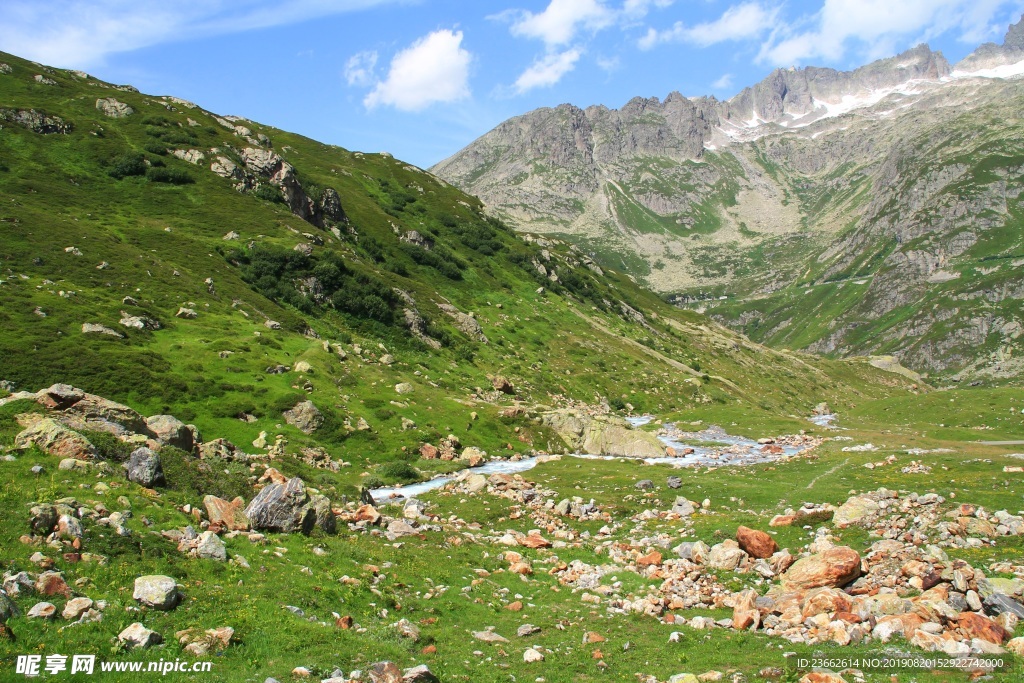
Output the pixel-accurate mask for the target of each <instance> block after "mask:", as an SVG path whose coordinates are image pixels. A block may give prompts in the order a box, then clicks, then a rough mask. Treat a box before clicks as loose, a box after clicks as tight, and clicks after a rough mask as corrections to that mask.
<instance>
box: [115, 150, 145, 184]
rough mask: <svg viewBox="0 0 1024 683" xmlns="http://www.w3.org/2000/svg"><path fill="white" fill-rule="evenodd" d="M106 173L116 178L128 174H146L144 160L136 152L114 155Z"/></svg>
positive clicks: (125, 176)
mask: <svg viewBox="0 0 1024 683" xmlns="http://www.w3.org/2000/svg"><path fill="white" fill-rule="evenodd" d="M107 173H109V174H110V176H111V177H112V178H117V179H118V180H120V179H121V178H127V177H128V176H136V175H146V160H145V158H144V157H143V156H142V155H141V154H139V153H138V152H125V153H124V154H119V155H117V156H116V157H114V160H113V162H112V163H111V165H110V170H109V171H108V172H107Z"/></svg>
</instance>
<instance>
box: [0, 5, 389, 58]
mask: <svg viewBox="0 0 1024 683" xmlns="http://www.w3.org/2000/svg"><path fill="white" fill-rule="evenodd" d="M396 1H397V0H249V1H248V2H229V1H228V0H173V1H172V2H167V1H166V0H48V1H47V2H40V1H39V0H4V2H3V3H2V4H0V45H2V46H3V49H4V50H5V51H7V52H12V53H14V54H17V55H18V56H21V57H26V58H28V59H34V60H37V61H40V62H44V63H47V64H53V65H55V66H66V67H79V68H87V67H90V66H94V65H97V64H101V63H103V60H104V58H105V57H106V56H107V55H108V54H113V53H118V52H130V51H132V50H137V49H140V48H145V47H151V46H153V45H160V44H163V43H169V42H175V41H179V40H188V39H194V38H201V37H209V36H214V35H224V34H229V33H240V32H243V31H248V30H252V29H259V28H268V27H272V26H283V25H286V24H293V23H297V22H300V21H305V20H308V19H313V18H316V17H322V16H329V15H334V14H341V13H345V12H351V11H355V10H360V9H366V8H369V7H373V6H375V5H381V4H385V3H390V2H396Z"/></svg>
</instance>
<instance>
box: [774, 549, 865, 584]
mask: <svg viewBox="0 0 1024 683" xmlns="http://www.w3.org/2000/svg"><path fill="white" fill-rule="evenodd" d="M858 576H860V555H858V554H857V551H856V550H854V549H853V548H850V547H848V546H836V547H835V548H829V549H828V550H826V551H824V552H821V553H818V554H816V555H811V556H810V557H805V558H803V559H801V560H797V561H796V562H795V563H794V564H793V566H792V567H790V568H789V570H788V571H787V572H786V573H785V574H783V575H782V588H783V589H784V590H787V591H792V590H800V589H802V588H803V589H806V588H819V587H840V586H844V585H846V584H848V583H849V582H851V581H853V580H854V579H856V578H857V577H858Z"/></svg>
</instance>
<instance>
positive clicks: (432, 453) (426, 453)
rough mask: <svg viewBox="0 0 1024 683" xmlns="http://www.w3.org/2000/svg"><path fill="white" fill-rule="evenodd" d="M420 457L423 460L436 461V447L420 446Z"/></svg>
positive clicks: (426, 444)
mask: <svg viewBox="0 0 1024 683" xmlns="http://www.w3.org/2000/svg"><path fill="white" fill-rule="evenodd" d="M420 457H421V458H423V459H424V460H436V459H437V446H432V445H430V444H429V443H425V444H423V445H422V446H420Z"/></svg>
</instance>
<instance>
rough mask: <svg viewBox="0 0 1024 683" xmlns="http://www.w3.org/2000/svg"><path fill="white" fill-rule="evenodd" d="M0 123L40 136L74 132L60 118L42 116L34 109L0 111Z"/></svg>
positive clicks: (72, 128) (70, 126)
mask: <svg viewBox="0 0 1024 683" xmlns="http://www.w3.org/2000/svg"><path fill="white" fill-rule="evenodd" d="M0 121H6V122H8V123H13V124H15V125H18V126H21V127H23V128H28V129H29V130H30V131H32V132H33V133H39V134H41V135H51V134H54V133H59V134H61V135H67V134H68V133H70V132H71V131H72V130H74V126H72V125H71V124H70V123H68V122H66V121H65V120H64V119H62V118H61V117H59V116H52V115H49V114H44V113H43V112H41V111H36V110H35V109H0Z"/></svg>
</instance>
